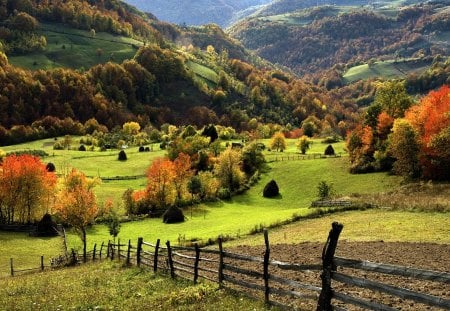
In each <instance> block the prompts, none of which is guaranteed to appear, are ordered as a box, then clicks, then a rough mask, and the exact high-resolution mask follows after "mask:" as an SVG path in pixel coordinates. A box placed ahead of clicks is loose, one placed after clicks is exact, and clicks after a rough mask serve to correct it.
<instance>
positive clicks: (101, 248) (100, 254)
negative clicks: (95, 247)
mask: <svg viewBox="0 0 450 311" xmlns="http://www.w3.org/2000/svg"><path fill="white" fill-rule="evenodd" d="M104 243H105V242H102V245H100V253H99V254H98V257H99V258H100V260H101V259H102V251H103V245H104Z"/></svg>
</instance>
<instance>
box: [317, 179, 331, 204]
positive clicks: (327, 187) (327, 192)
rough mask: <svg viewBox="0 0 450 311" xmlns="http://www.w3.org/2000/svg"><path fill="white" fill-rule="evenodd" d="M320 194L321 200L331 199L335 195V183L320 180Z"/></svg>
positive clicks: (318, 186)
mask: <svg viewBox="0 0 450 311" xmlns="http://www.w3.org/2000/svg"><path fill="white" fill-rule="evenodd" d="M317 190H318V196H319V199H320V200H325V199H329V198H330V197H331V196H332V195H333V192H334V191H333V185H332V184H328V183H327V182H326V181H323V180H322V181H320V182H319V184H318V185H317Z"/></svg>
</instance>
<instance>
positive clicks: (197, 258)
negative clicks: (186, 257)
mask: <svg viewBox="0 0 450 311" xmlns="http://www.w3.org/2000/svg"><path fill="white" fill-rule="evenodd" d="M194 246H195V262H194V284H197V280H198V263H199V261H200V248H199V247H198V244H197V243H195V245H194Z"/></svg>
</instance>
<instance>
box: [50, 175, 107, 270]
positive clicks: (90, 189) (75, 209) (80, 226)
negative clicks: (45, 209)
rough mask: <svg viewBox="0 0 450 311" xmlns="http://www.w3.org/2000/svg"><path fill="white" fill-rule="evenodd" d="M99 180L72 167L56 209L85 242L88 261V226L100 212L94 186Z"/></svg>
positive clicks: (84, 254) (84, 256)
mask: <svg viewBox="0 0 450 311" xmlns="http://www.w3.org/2000/svg"><path fill="white" fill-rule="evenodd" d="M97 183H98V181H97V180H95V179H89V178H87V177H86V176H85V175H84V174H83V173H82V172H79V171H77V170H76V169H72V170H71V171H70V173H69V174H67V176H65V178H64V182H63V186H62V189H61V191H60V193H59V196H58V201H57V204H56V211H57V213H58V214H59V216H60V217H61V219H62V220H63V221H64V222H66V223H67V224H69V225H71V226H72V227H73V228H74V229H75V231H76V233H77V234H78V236H79V237H80V239H81V241H82V242H83V260H84V262H86V259H87V258H86V245H87V244H86V228H87V226H88V225H90V224H92V223H93V222H94V221H95V218H96V217H97V214H98V207H97V202H96V197H95V194H94V187H95V185H97Z"/></svg>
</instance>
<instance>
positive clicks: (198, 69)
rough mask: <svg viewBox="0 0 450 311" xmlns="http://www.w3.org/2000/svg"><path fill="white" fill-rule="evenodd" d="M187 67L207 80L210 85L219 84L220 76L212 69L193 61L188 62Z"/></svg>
mask: <svg viewBox="0 0 450 311" xmlns="http://www.w3.org/2000/svg"><path fill="white" fill-rule="evenodd" d="M186 66H187V67H188V68H189V69H191V70H192V71H193V72H194V73H195V74H196V75H197V76H199V77H201V78H203V79H205V80H206V81H207V82H209V83H212V84H214V85H217V83H218V82H219V75H218V74H217V73H216V72H215V71H214V70H212V69H211V68H208V67H206V66H203V65H201V64H199V63H196V62H193V61H191V60H189V61H187V62H186Z"/></svg>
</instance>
